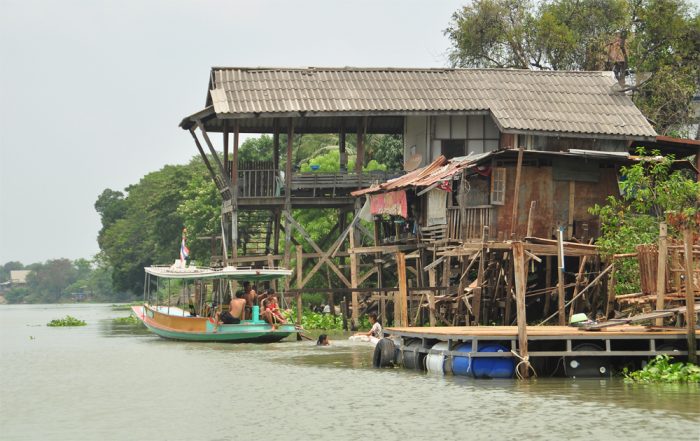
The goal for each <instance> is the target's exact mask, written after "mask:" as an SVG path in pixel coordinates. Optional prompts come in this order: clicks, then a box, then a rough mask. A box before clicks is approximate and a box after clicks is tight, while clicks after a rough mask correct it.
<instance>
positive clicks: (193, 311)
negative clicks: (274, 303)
mask: <svg viewBox="0 0 700 441" xmlns="http://www.w3.org/2000/svg"><path fill="white" fill-rule="evenodd" d="M144 270H145V272H146V280H145V281H146V283H145V285H144V303H143V305H138V306H133V307H132V310H133V312H134V314H135V315H136V317H137V318H138V319H139V320H141V321H142V322H143V324H144V325H146V327H147V328H148V329H149V330H151V331H152V332H153V333H155V334H157V335H159V336H161V337H163V338H167V339H172V340H181V341H200V342H230V343H270V342H277V341H280V340H282V339H284V338H286V337H288V336H289V335H291V334H294V333H300V332H301V331H302V329H301V328H300V327H297V326H295V325H294V324H283V323H279V324H276V325H275V326H273V325H271V324H269V323H267V322H266V321H265V320H262V319H261V318H260V314H259V307H258V306H254V307H253V308H252V314H251V317H250V319H248V320H241V322H240V323H237V324H220V323H218V320H216V319H215V318H214V313H215V311H217V308H219V307H218V305H221V304H222V300H223V299H224V295H225V294H229V295H230V294H231V292H232V290H231V283H230V282H231V281H241V282H242V281H250V282H263V281H270V280H276V279H280V278H284V277H288V276H290V275H291V271H290V270H287V269H283V268H262V269H260V268H250V267H245V268H241V267H231V266H227V267H224V268H198V267H195V266H193V265H189V266H185V265H182V263H181V262H178V261H176V262H175V264H174V265H172V266H150V267H146V268H144ZM208 283H211V285H212V288H216V289H212V297H211V301H210V302H207V301H206V287H208ZM173 284H174V285H175V287H176V289H178V290H179V291H180V292H185V293H186V297H187V300H188V302H187V303H188V306H189V308H187V309H188V310H185V309H183V308H182V307H180V306H179V305H177V304H175V305H172V304H171V285H173ZM166 287H167V294H168V296H167V300H168V301H167V304H160V298H161V297H164V292H163V290H165V289H166ZM192 287H195V291H196V290H197V289H200V290H202V291H204V292H205V295H203V296H199V297H200V298H201V299H202V301H201V305H194V304H193V303H191V301H190V299H191V297H190V295H189V293H190V291H189V290H190V289H191V288H192ZM180 297H182V296H180ZM196 306H199V308H197V307H196Z"/></svg>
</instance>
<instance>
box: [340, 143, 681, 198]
mask: <svg viewBox="0 0 700 441" xmlns="http://www.w3.org/2000/svg"><path fill="white" fill-rule="evenodd" d="M517 152H518V151H517V150H514V149H507V150H497V151H493V152H487V153H481V154H478V155H470V156H461V157H458V158H452V159H449V160H448V159H445V157H444V156H442V155H440V156H439V157H438V158H437V159H435V161H433V162H432V163H430V164H428V165H426V166H425V167H422V168H419V169H416V170H413V171H412V172H410V173H406V174H405V175H403V176H399V177H398V178H394V179H390V180H388V181H386V182H384V183H381V184H375V185H372V186H370V187H368V188H363V189H361V190H357V191H354V192H352V193H351V194H352V195H353V196H362V195H365V194H375V193H383V192H389V191H396V190H404V189H407V188H413V189H415V188H418V187H429V186H431V185H434V184H436V183H440V182H443V181H446V180H451V179H452V178H453V177H454V176H455V175H456V174H457V173H460V172H462V171H463V170H466V169H469V168H474V167H477V166H479V165H480V164H483V163H485V162H488V161H490V160H491V159H492V158H495V157H500V156H505V155H515V154H517ZM523 157H524V159H529V158H530V157H573V158H579V159H589V158H590V159H602V160H605V161H607V162H613V163H620V164H624V163H629V162H630V155H629V154H627V153H624V152H601V151H593V150H580V149H571V150H569V151H568V152H544V151H537V150H524V151H523ZM685 162H687V161H685Z"/></svg>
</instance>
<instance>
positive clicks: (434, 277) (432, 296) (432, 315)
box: [428, 268, 437, 326]
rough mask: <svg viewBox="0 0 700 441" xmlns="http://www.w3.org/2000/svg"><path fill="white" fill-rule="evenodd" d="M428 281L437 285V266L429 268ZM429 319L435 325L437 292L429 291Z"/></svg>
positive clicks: (431, 324) (431, 284) (432, 284)
mask: <svg viewBox="0 0 700 441" xmlns="http://www.w3.org/2000/svg"><path fill="white" fill-rule="evenodd" d="M428 283H429V284H430V286H436V285H437V274H435V268H430V269H429V270H428ZM428 319H429V320H430V326H435V293H433V292H430V293H428Z"/></svg>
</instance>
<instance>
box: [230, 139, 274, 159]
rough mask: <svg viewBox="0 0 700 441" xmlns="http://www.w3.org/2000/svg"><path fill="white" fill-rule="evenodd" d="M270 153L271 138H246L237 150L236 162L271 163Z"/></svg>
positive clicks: (271, 149)
mask: <svg viewBox="0 0 700 441" xmlns="http://www.w3.org/2000/svg"><path fill="white" fill-rule="evenodd" d="M280 141H281V140H280ZM281 145H282V144H281ZM280 150H281V149H280ZM272 151H273V145H272V136H270V135H260V136H259V137H258V138H248V139H246V140H245V141H243V143H242V144H241V146H240V147H239V148H238V160H239V161H240V162H248V161H272Z"/></svg>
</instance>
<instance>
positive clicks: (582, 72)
mask: <svg viewBox="0 0 700 441" xmlns="http://www.w3.org/2000/svg"><path fill="white" fill-rule="evenodd" d="M211 70H212V71H215V70H238V71H277V72H324V71H334V72H341V71H342V72H386V71H393V72H508V73H521V74H535V75H562V74H567V75H571V74H576V75H591V74H594V75H601V74H602V75H603V76H607V75H609V74H610V73H612V71H605V70H533V69H519V68H505V67H488V68H487V67H473V68H472V67H392V66H305V67H304V66H212V67H211Z"/></svg>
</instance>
